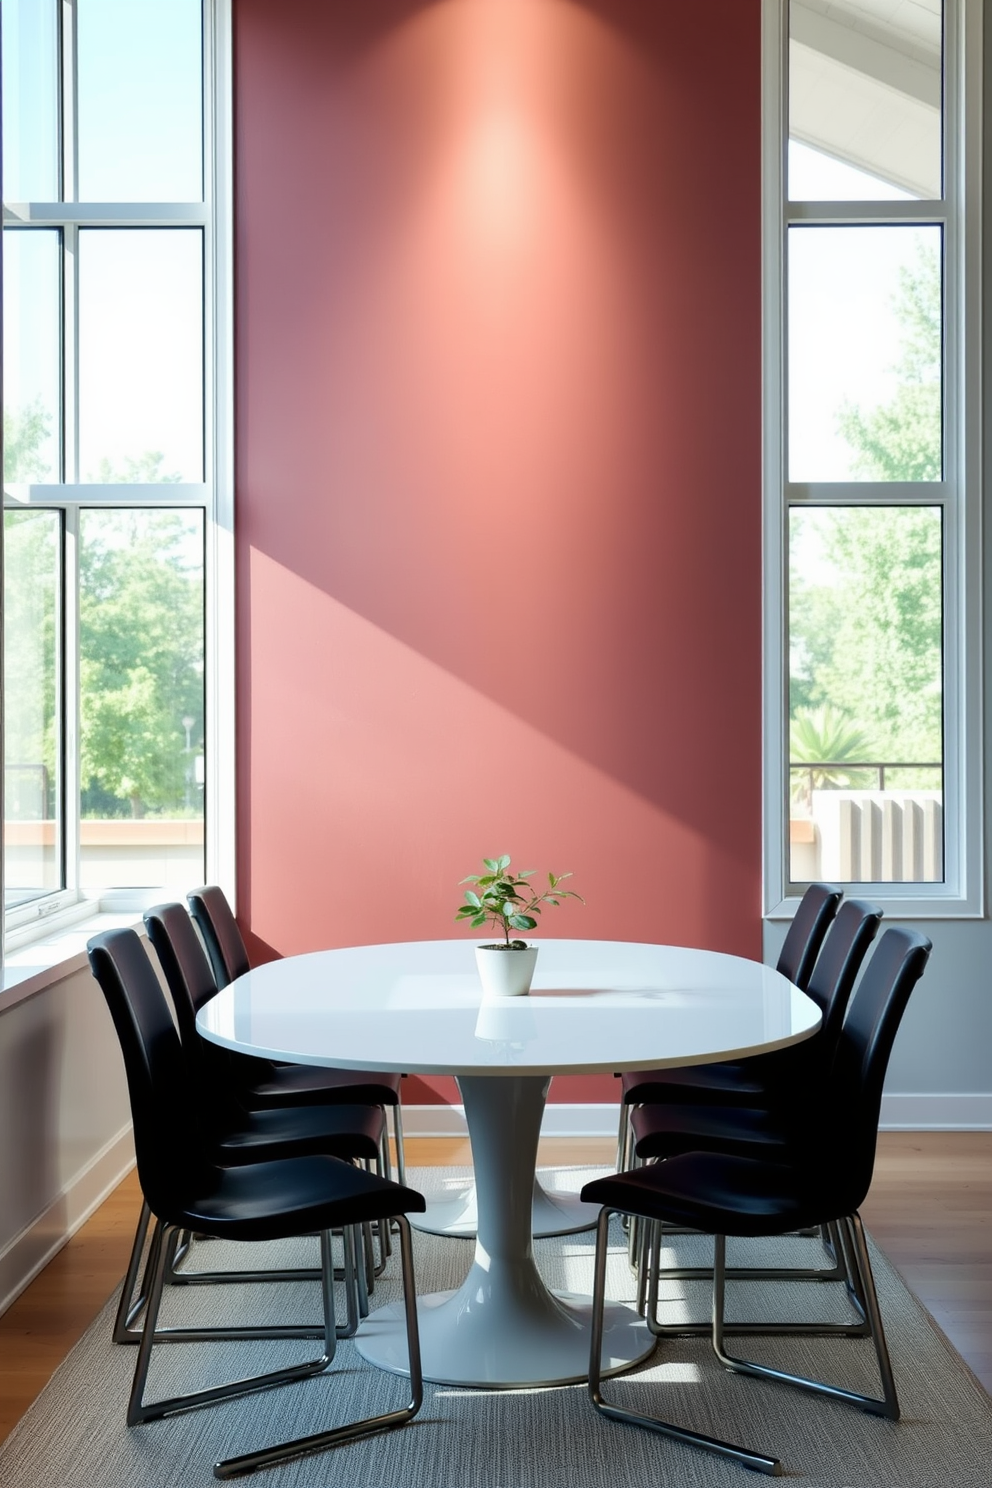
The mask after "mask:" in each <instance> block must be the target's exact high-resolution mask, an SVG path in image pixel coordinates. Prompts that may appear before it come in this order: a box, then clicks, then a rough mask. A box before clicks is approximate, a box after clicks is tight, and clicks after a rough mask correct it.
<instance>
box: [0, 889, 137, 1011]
mask: <svg viewBox="0 0 992 1488" xmlns="http://www.w3.org/2000/svg"><path fill="white" fill-rule="evenodd" d="M123 926H130V927H132V928H133V929H135V930H139V931H141V932H143V931H144V926H143V924H142V922H141V914H140V912H136V911H134V910H131V911H128V912H123V913H119V914H107V913H97V914H92V915H89V916H87V918H86V919H83V920H77V921H76V923H75V924H74V925H72V926H69V927H66V928H64V929H58V930H54V931H53V933H52V934H51V935H48V936H45V937H44V938H42V939H39V940H36V941H33V942H32V943H31V945H27V946H21V947H20V948H19V949H18V950H16V951H11V952H10V954H9V955H8V956H7V957H6V958H5V961H4V967H3V984H2V988H0V1014H2V1013H5V1012H7V1011H8V1010H9V1009H10V1008H12V1007H14V1006H15V1005H16V1004H17V1003H19V1002H23V1001H24V1000H25V999H26V998H28V997H33V996H34V995H35V993H36V992H41V991H43V990H44V989H45V988H46V987H51V986H54V985H55V983H56V982H60V981H63V980H64V979H65V978H66V977H68V976H72V975H73V973H74V972H77V971H83V970H85V969H86V967H87V960H86V942H87V941H88V940H89V939H90V937H91V936H93V935H96V934H97V933H98V932H99V931H101V930H116V929H119V928H121V927H123Z"/></svg>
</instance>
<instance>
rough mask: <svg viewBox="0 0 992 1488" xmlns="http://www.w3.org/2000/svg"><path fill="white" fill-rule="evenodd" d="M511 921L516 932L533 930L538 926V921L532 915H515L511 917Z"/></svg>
mask: <svg viewBox="0 0 992 1488" xmlns="http://www.w3.org/2000/svg"><path fill="white" fill-rule="evenodd" d="M509 919H510V924H511V925H512V926H513V928H514V930H533V929H535V928H536V926H537V921H536V920H535V919H533V918H532V916H531V915H525V914H515V915H510V917H509Z"/></svg>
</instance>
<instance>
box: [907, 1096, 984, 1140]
mask: <svg viewBox="0 0 992 1488" xmlns="http://www.w3.org/2000/svg"><path fill="white" fill-rule="evenodd" d="M879 1126H880V1129H881V1130H882V1131H992V1095H990V1094H987V1093H985V1092H982V1093H979V1094H975V1095H941V1094H937V1095H883V1096H882V1119H881V1121H880V1122H879Z"/></svg>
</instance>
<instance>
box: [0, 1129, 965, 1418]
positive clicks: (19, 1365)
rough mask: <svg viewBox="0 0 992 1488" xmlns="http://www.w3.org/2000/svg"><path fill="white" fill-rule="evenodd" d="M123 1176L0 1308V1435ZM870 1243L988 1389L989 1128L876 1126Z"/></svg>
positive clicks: (21, 1405)
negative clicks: (37, 1273) (950, 1129)
mask: <svg viewBox="0 0 992 1488" xmlns="http://www.w3.org/2000/svg"><path fill="white" fill-rule="evenodd" d="M612 1158H613V1144H612V1142H610V1141H608V1140H605V1139H595V1140H589V1139H586V1140H579V1139H567V1140H566V1139H556V1140H553V1141H548V1142H544V1143H542V1145H541V1157H540V1160H541V1162H542V1163H546V1164H557V1163H587V1162H588V1163H595V1162H610V1161H612ZM407 1160H408V1162H409V1163H410V1164H411V1165H413V1164H425V1165H426V1164H433V1163H439V1164H440V1163H465V1162H468V1161H469V1160H470V1158H469V1149H468V1143H467V1142H465V1141H457V1140H449V1139H441V1138H436V1139H435V1138H429V1139H428V1138H420V1139H408V1141H407ZM139 1204H140V1195H139V1192H138V1185H137V1181H136V1179H135V1177H134V1175H133V1174H132V1175H131V1176H130V1177H129V1178H127V1179H125V1181H124V1182H123V1183H122V1184H121V1185H120V1187H119V1188H118V1189H117V1190H116V1192H115V1193H113V1194H112V1195H111V1196H110V1198H109V1199H108V1200H107V1201H106V1203H104V1204H103V1205H102V1206H101V1207H100V1209H99V1210H98V1211H97V1213H96V1214H95V1215H94V1216H93V1218H92V1219H90V1220H89V1222H88V1223H87V1224H86V1225H84V1226H83V1228H82V1229H81V1230H80V1231H79V1232H78V1234H76V1235H75V1236H74V1237H73V1238H72V1240H70V1241H69V1243H68V1245H66V1246H65V1248H64V1249H63V1250H62V1251H60V1252H59V1254H58V1255H57V1256H56V1257H55V1259H54V1260H53V1261H52V1262H51V1263H50V1264H49V1265H48V1266H46V1268H45V1270H44V1271H43V1272H42V1273H41V1275H40V1276H39V1277H38V1278H37V1279H36V1280H35V1281H34V1282H33V1283H32V1284H31V1286H29V1287H28V1288H27V1290H26V1291H25V1292H23V1293H22V1295H21V1296H20V1297H19V1298H18V1299H17V1301H16V1302H15V1303H14V1304H13V1306H12V1307H10V1308H9V1309H8V1311H7V1312H6V1313H5V1314H4V1315H3V1317H0V1440H2V1439H3V1438H4V1437H5V1436H6V1435H7V1433H8V1432H9V1431H10V1429H11V1428H12V1426H13V1425H14V1424H15V1422H16V1421H18V1420H19V1419H20V1417H21V1415H22V1414H23V1413H24V1411H25V1410H26V1409H27V1407H28V1406H29V1405H30V1403H31V1401H32V1400H33V1399H34V1398H35V1396H36V1395H37V1394H38V1393H39V1392H40V1391H41V1389H42V1388H43V1387H44V1385H45V1383H46V1382H47V1380H48V1379H49V1377H50V1376H51V1374H52V1372H53V1370H54V1369H55V1368H56V1366H57V1365H58V1363H59V1362H60V1360H61V1359H63V1358H64V1357H65V1355H66V1353H68V1351H69V1349H70V1348H71V1347H72V1345H73V1344H74V1343H75V1342H76V1340H77V1339H78V1338H79V1337H80V1336H81V1335H82V1334H83V1333H84V1332H85V1330H86V1328H87V1327H88V1326H89V1324H90V1323H91V1322H92V1320H93V1318H94V1317H95V1316H96V1314H97V1313H98V1312H99V1310H100V1308H101V1307H102V1306H103V1304H104V1302H105V1301H106V1300H107V1298H108V1297H109V1295H110V1293H111V1292H112V1291H113V1289H114V1287H115V1286H116V1285H117V1283H118V1281H119V1280H120V1278H121V1276H122V1275H123V1273H124V1268H125V1266H126V1264H127V1257H128V1252H129V1250H130V1245H131V1239H132V1236H133V1233H134V1225H135V1221H136V1219H137V1214H138V1207H139ZM862 1213H863V1214H864V1218H865V1222H866V1223H867V1225H868V1227H869V1229H870V1230H871V1232H872V1234H873V1235H874V1236H875V1238H876V1240H877V1241H878V1242H879V1244H880V1245H881V1246H882V1247H883V1249H884V1250H885V1251H886V1253H887V1254H888V1256H889V1258H890V1259H891V1260H892V1261H893V1262H894V1263H895V1265H896V1266H898V1268H899V1270H900V1271H901V1272H902V1275H903V1277H904V1278H905V1280H906V1282H907V1284H908V1285H909V1287H910V1288H911V1289H912V1290H913V1292H915V1294H916V1296H917V1297H919V1299H920V1301H921V1302H922V1303H923V1304H924V1306H925V1307H927V1308H928V1309H929V1311H930V1312H931V1314H932V1315H933V1317H934V1318H935V1319H936V1321H937V1322H938V1324H939V1325H940V1327H941V1328H943V1330H944V1332H945V1333H946V1334H947V1336H948V1338H949V1339H950V1340H951V1342H952V1343H953V1344H954V1347H955V1348H956V1349H957V1350H958V1352H959V1353H960V1354H961V1355H962V1356H963V1357H964V1358H965V1360H966V1361H967V1362H968V1364H969V1365H970V1366H971V1368H972V1369H973V1370H974V1372H975V1374H976V1375H977V1376H978V1377H979V1379H980V1380H981V1381H982V1383H983V1384H984V1385H985V1388H986V1389H987V1390H989V1391H990V1392H992V1238H990V1237H992V1132H927V1133H919V1132H887V1133H883V1134H882V1136H881V1138H880V1139H879V1156H878V1162H877V1164H876V1168H875V1181H874V1184H873V1185H872V1190H871V1193H870V1195H869V1197H868V1200H867V1202H866V1203H865V1205H864V1208H863V1210H862Z"/></svg>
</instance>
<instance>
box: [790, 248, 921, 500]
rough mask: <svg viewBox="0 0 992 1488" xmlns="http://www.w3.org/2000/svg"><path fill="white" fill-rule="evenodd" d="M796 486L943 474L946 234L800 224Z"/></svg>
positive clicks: (793, 257) (794, 252)
mask: <svg viewBox="0 0 992 1488" xmlns="http://www.w3.org/2000/svg"><path fill="white" fill-rule="evenodd" d="M788 253H789V285H788V294H789V479H790V480H793V481H845V480H903V481H933V480H939V479H940V477H941V468H942V467H941V449H942V437H941V369H942V352H941V343H942V336H941V319H942V305H941V301H942V284H941V230H940V228H939V227H910V226H899V227H895V226H893V227H793V228H790V230H789V236H788Z"/></svg>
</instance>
